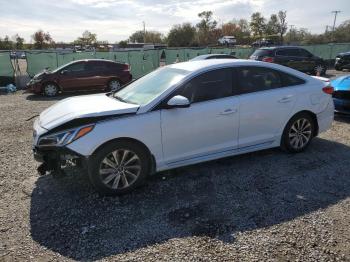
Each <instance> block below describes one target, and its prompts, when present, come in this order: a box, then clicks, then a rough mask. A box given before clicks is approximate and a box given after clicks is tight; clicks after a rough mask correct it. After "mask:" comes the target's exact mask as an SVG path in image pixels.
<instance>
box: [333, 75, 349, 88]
mask: <svg viewBox="0 0 350 262" xmlns="http://www.w3.org/2000/svg"><path fill="white" fill-rule="evenodd" d="M331 84H332V86H333V87H334V90H335V91H350V76H341V77H338V78H336V79H334V80H332V81H331Z"/></svg>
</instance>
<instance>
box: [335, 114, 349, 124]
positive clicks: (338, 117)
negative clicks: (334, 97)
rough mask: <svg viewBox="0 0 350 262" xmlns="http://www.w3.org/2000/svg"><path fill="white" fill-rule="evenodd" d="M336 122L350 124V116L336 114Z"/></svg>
mask: <svg viewBox="0 0 350 262" xmlns="http://www.w3.org/2000/svg"><path fill="white" fill-rule="evenodd" d="M334 120H336V121H338V122H343V123H347V124H350V114H348V115H346V114H335V115H334Z"/></svg>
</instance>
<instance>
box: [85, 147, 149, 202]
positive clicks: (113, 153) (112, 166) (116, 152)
mask: <svg viewBox="0 0 350 262" xmlns="http://www.w3.org/2000/svg"><path fill="white" fill-rule="evenodd" d="M117 163H119V164H117ZM121 163H123V164H121ZM149 172H150V156H149V153H148V152H147V150H146V149H145V148H143V147H142V146H140V145H138V144H137V143H134V142H130V141H113V142H110V143H107V144H106V145H104V146H103V147H102V148H100V149H98V150H97V151H96V152H95V153H94V154H93V155H92V156H91V162H90V164H89V179H90V181H91V183H92V185H93V186H94V187H95V188H96V190H97V191H98V192H99V193H100V194H101V195H107V196H113V195H122V194H126V193H129V192H130V191H132V190H133V189H135V188H136V187H138V186H140V185H142V184H143V183H144V181H145V179H146V177H147V175H148V174H149Z"/></svg>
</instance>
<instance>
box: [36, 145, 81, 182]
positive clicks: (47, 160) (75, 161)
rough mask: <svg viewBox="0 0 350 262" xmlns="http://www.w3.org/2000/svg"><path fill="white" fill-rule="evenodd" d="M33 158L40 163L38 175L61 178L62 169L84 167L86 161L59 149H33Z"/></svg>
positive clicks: (64, 149) (69, 151)
mask: <svg viewBox="0 0 350 262" xmlns="http://www.w3.org/2000/svg"><path fill="white" fill-rule="evenodd" d="M33 153H34V158H35V160H36V161H38V162H41V165H40V166H39V167H38V169H37V170H38V173H39V174H40V175H42V176H43V175H47V174H51V175H53V176H58V177H59V176H63V175H64V168H65V167H67V166H78V167H86V166H87V159H86V158H85V157H83V156H80V155H78V154H77V153H75V152H73V151H71V150H69V149H67V148H60V147H45V148H38V147H35V148H33Z"/></svg>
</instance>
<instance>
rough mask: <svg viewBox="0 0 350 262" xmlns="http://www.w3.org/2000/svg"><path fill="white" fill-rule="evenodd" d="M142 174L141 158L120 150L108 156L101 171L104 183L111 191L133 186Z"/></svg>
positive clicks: (102, 163) (102, 164) (101, 166)
mask: <svg viewBox="0 0 350 262" xmlns="http://www.w3.org/2000/svg"><path fill="white" fill-rule="evenodd" d="M140 172H141V160H140V158H139V157H138V156H137V154H136V153H135V152H133V151H131V150H127V149H118V150H115V151H112V152H111V153H109V154H107V156H106V157H105V158H104V159H103V160H102V162H101V164H100V169H99V174H100V176H101V181H102V183H103V184H104V185H106V186H107V187H109V188H111V189H123V188H127V187H129V186H131V185H132V184H133V183H134V182H135V181H136V180H137V178H138V177H139V175H140Z"/></svg>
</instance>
